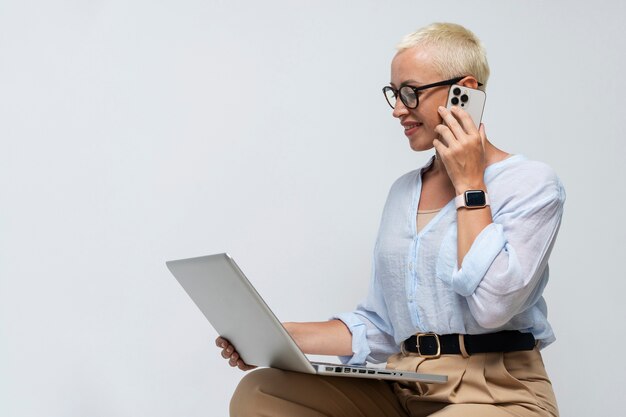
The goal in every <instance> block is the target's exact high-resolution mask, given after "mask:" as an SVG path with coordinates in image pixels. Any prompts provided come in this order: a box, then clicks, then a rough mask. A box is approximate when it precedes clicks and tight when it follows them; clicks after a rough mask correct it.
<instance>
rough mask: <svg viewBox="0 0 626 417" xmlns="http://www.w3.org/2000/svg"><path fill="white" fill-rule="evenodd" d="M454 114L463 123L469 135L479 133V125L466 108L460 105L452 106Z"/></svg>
mask: <svg viewBox="0 0 626 417" xmlns="http://www.w3.org/2000/svg"><path fill="white" fill-rule="evenodd" d="M452 114H453V115H454V116H455V117H456V119H457V120H458V122H459V123H460V124H461V126H462V128H463V130H464V131H465V133H467V134H468V135H474V134H476V133H478V126H476V125H475V124H474V120H473V119H472V116H470V114H469V113H468V112H466V111H465V110H463V109H462V108H460V107H457V106H454V107H453V108H452Z"/></svg>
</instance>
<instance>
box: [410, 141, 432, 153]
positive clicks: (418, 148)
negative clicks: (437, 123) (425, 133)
mask: <svg viewBox="0 0 626 417" xmlns="http://www.w3.org/2000/svg"><path fill="white" fill-rule="evenodd" d="M409 146H410V147H411V149H412V150H414V151H415V152H422V151H427V150H429V149H432V148H434V146H433V141H432V140H431V141H430V142H425V141H420V140H409Z"/></svg>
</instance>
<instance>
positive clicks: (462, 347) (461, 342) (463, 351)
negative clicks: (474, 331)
mask: <svg viewBox="0 0 626 417" xmlns="http://www.w3.org/2000/svg"><path fill="white" fill-rule="evenodd" d="M459 349H460V350H461V355H463V357H464V358H469V357H470V355H469V353H467V350H466V349H465V335H463V334H460V335H459Z"/></svg>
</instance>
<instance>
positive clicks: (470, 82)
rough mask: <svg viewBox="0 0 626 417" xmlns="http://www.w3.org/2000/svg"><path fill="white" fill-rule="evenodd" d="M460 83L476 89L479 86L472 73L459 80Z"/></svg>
mask: <svg viewBox="0 0 626 417" xmlns="http://www.w3.org/2000/svg"><path fill="white" fill-rule="evenodd" d="M458 84H459V85H462V86H463V87H469V88H473V89H474V90H475V89H477V88H478V81H477V80H476V78H474V77H473V76H472V75H468V76H467V77H465V78H463V79H462V80H461V81H459V82H458Z"/></svg>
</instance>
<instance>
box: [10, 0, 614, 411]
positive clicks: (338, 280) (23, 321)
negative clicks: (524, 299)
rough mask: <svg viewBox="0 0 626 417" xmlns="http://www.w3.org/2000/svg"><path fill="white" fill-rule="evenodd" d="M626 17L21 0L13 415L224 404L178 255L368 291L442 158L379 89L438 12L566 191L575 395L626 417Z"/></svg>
mask: <svg viewBox="0 0 626 417" xmlns="http://www.w3.org/2000/svg"><path fill="white" fill-rule="evenodd" d="M625 15H626V7H625V6H624V4H623V3H620V2H615V1H605V0H599V1H593V2H591V1H589V2H583V1H571V0H570V1H564V0H558V1H551V2H544V1H526V2H514V1H473V2H466V1H439V2H434V1H433V2H418V1H395V2H389V3H383V2H377V1H358V2H357V1H354V2H345V1H344V2H335V1H315V2H313V1H303V2H294V1H287V0H284V1H276V0H270V1H264V2H255V1H251V0H249V1H234V2H226V1H210V0H209V1H207V0H202V1H200V0H196V1H194V0H179V1H169V2H167V1H147V0H143V1H106V0H103V1H91V2H80V1H69V0H66V1H56V2H48V1H41V0H33V1H15V0H3V1H2V3H1V4H0V143H1V148H0V415H2V416H7V417H26V416H37V417H41V416H47V417H57V416H58V417H78V416H89V417H97V416H120V417H122V416H128V417H130V416H138V415H146V416H147V415H149V416H152V417H165V416H183V415H184V416H189V417H191V416H226V415H227V407H228V401H229V397H230V395H231V393H232V391H233V389H234V387H235V386H236V384H237V382H238V380H239V379H240V378H241V376H242V373H241V372H239V371H237V370H234V369H231V368H230V367H228V366H227V364H226V363H225V361H224V360H222V359H221V357H220V356H219V354H218V350H217V348H216V347H215V346H214V338H215V337H216V334H215V332H214V330H213V329H212V328H211V326H210V325H209V324H208V322H207V321H206V320H205V319H204V317H203V316H202V315H201V314H200V312H199V311H198V310H197V308H196V306H195V305H194V304H193V303H192V302H191V300H190V299H189V298H188V297H187V295H186V294H185V293H184V292H183V290H182V288H180V286H179V285H178V283H177V282H176V281H175V280H174V278H173V277H172V276H171V275H170V273H169V272H168V271H167V269H166V268H165V264H164V263H165V261H166V260H169V259H177V258H183V257H191V256H200V255H205V254H209V253H215V252H221V251H229V252H230V253H231V254H232V255H233V256H234V257H235V258H236V259H237V260H238V262H239V263H240V264H241V266H242V267H243V269H244V270H245V271H246V272H247V274H248V275H249V277H250V278H251V280H252V282H253V283H254V284H255V285H256V287H257V289H258V290H259V292H260V293H261V294H263V296H264V297H265V299H266V301H267V302H268V303H269V305H270V306H272V308H273V309H274V311H275V313H276V314H277V315H278V317H279V318H280V319H281V320H285V321H287V320H290V321H291V320H325V319H326V318H328V317H330V316H331V315H332V314H333V313H336V312H340V311H347V310H350V309H352V308H353V307H354V306H355V305H356V303H357V302H358V301H359V300H360V299H361V298H362V297H363V296H364V295H365V291H366V289H367V286H368V281H369V268H370V256H371V253H372V249H373V243H374V239H375V236H376V231H377V228H378V222H379V219H380V214H381V210H382V207H383V204H384V201H385V197H386V194H387V191H388V188H389V186H390V185H391V183H392V182H393V180H394V179H395V178H397V177H398V176H400V175H402V174H403V173H405V172H407V171H409V170H412V169H414V168H416V167H419V166H421V165H422V164H423V163H424V162H425V161H426V160H427V158H428V157H429V156H430V155H431V152H426V153H424V154H416V153H414V152H412V151H411V150H410V149H409V147H408V145H407V140H406V138H405V136H404V134H403V132H402V129H401V127H400V125H399V123H398V122H397V120H394V119H393V118H392V117H391V111H390V109H389V108H388V106H387V104H386V103H385V101H384V99H383V96H382V94H381V91H380V90H381V88H382V86H383V85H385V84H387V83H388V82H389V63H390V60H391V58H392V56H393V54H394V45H395V44H396V42H397V41H398V40H399V39H400V38H401V37H402V35H404V34H405V33H408V32H411V31H413V30H415V29H416V28H418V27H421V26H423V25H425V24H428V23H431V22H433V21H452V22H457V23H461V24H463V25H466V26H467V27H468V28H470V29H471V30H473V31H474V32H475V33H476V34H477V35H478V36H479V37H480V38H481V39H482V40H483V42H484V44H485V45H486V47H487V51H488V54H489V60H490V64H491V70H492V77H491V79H490V81H489V88H488V91H487V107H486V111H485V117H484V122H485V125H486V131H487V134H488V136H489V137H490V139H491V140H492V141H493V142H494V143H495V144H496V145H497V146H499V147H501V148H503V149H504V150H507V151H509V152H512V153H522V154H524V155H526V156H528V157H530V158H533V159H539V160H542V161H544V162H547V163H548V164H550V165H552V166H553V167H554V168H555V169H556V171H557V172H558V173H559V175H560V177H561V179H562V180H563V182H564V184H565V186H566V189H567V194H568V198H567V202H566V210H565V216H564V221H563V224H562V227H561V232H560V236H559V238H558V241H557V244H556V247H555V249H554V252H553V254H552V258H551V262H550V266H551V281H550V284H549V286H548V288H547V291H546V293H545V296H546V298H547V301H548V304H549V307H550V320H551V323H552V325H553V327H554V329H555V332H556V334H557V338H558V340H557V342H556V343H555V344H553V345H552V346H550V347H548V348H547V349H545V350H544V359H545V362H546V366H547V368H548V371H549V373H550V375H551V377H552V380H553V383H554V387H555V391H556V393H557V397H558V401H559V403H560V407H561V413H562V415H563V416H569V417H577V416H581V417H582V416H588V415H620V414H621V410H623V404H621V402H622V401H621V398H620V396H621V390H622V387H624V386H625V385H626V381H625V377H624V371H625V370H626V366H625V361H624V359H623V358H624V355H623V353H622V351H621V347H622V346H625V345H626V336H625V333H624V332H623V331H622V330H623V328H624V325H623V324H622V320H623V317H625V316H626V308H625V307H624V306H625V305H626V303H625V302H624V300H623V294H624V291H625V290H626V285H625V278H626V277H625V276H624V273H623V272H619V271H620V270H622V268H621V265H620V264H621V261H620V259H622V258H623V256H624V253H626V245H625V241H626V240H625V237H626V234H625V232H626V227H625V226H624V216H623V213H622V211H623V205H624V202H625V199H624V196H623V195H624V190H623V183H624V179H625V175H624V167H623V155H624V153H625V151H626V146H625V145H624V138H625V135H624V133H625V129H624V119H625V116H626V114H625V112H624V107H623V106H624V100H623V94H624V92H623V90H624V89H623V88H622V87H620V86H621V85H622V82H621V80H622V79H623V74H624V68H626V59H625V56H624V51H626V40H625V39H626V36H625V31H624V29H623V27H624V26H623V18H624V16H625ZM329 290H332V291H329ZM331 359H332V358H331Z"/></svg>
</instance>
